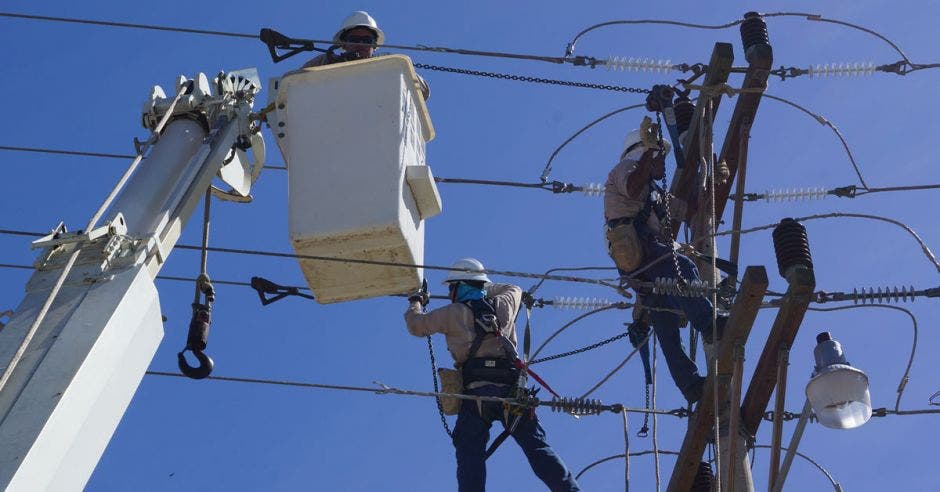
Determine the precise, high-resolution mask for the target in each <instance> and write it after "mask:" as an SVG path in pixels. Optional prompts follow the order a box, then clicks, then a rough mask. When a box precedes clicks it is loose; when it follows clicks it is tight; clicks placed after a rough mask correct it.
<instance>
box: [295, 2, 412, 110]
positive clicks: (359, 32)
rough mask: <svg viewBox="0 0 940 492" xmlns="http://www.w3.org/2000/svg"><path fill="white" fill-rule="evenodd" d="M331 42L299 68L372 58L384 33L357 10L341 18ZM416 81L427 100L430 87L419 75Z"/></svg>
mask: <svg viewBox="0 0 940 492" xmlns="http://www.w3.org/2000/svg"><path fill="white" fill-rule="evenodd" d="M333 42H334V43H336V44H335V45H334V46H333V47H332V48H330V50H329V51H327V52H326V53H323V54H322V55H318V56H316V57H314V58H312V59H311V60H310V61H308V62H307V63H304V65H303V66H302V67H300V68H302V69H303V68H313V67H320V66H323V65H332V64H334V63H343V62H348V61H355V60H364V59H366V58H372V57H373V56H375V50H377V49H379V46H381V45H382V43H384V42H385V33H384V32H383V31H382V29H381V28H379V25H378V23H377V22H375V19H373V18H372V16H371V15H369V13H368V12H365V11H362V10H357V11H355V12H353V13H351V14H349V15H348V16H346V18H345V19H343V23H342V24H340V27H339V30H338V31H336V34H334V35H333ZM336 48H341V49H342V50H343V53H341V54H336V53H335V49H336ZM418 83H419V84H420V88H421V93H422V95H424V99H425V100H427V99H428V98H429V97H430V96H431V89H430V87H428V84H427V82H425V81H424V79H423V78H422V77H421V76H420V75H419V76H418Z"/></svg>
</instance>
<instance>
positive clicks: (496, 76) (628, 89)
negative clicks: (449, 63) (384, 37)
mask: <svg viewBox="0 0 940 492" xmlns="http://www.w3.org/2000/svg"><path fill="white" fill-rule="evenodd" d="M414 67H415V68H423V69H425V70H436V71H438V72H448V73H458V74H462V75H476V76H477V77H490V78H494V79H502V80H516V81H519V82H534V83H537V84H549V85H561V86H567V87H581V88H584V89H600V90H605V91H615V92H632V93H634V94H648V93H649V92H650V91H649V89H643V88H638V87H624V86H622V85H607V84H590V83H587V82H572V81H570V80H556V79H543V78H541V77H529V76H526V75H513V74H507V73H496V72H481V71H479V70H468V69H465V68H453V67H441V66H438V65H427V64H424V63H415V64H414Z"/></svg>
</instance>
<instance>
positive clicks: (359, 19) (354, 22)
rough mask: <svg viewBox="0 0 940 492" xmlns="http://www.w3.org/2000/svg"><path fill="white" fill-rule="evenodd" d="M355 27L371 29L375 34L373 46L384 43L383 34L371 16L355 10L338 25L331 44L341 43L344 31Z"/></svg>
mask: <svg viewBox="0 0 940 492" xmlns="http://www.w3.org/2000/svg"><path fill="white" fill-rule="evenodd" d="M357 27H365V28H366V29H371V30H372V31H373V32H374V33H375V44H377V45H380V44H382V43H384V42H385V33H384V32H382V30H381V29H379V25H378V24H377V23H376V22H375V19H373V18H372V16H371V15H369V13H368V12H366V11H364V10H357V11H355V12H353V13H351V14H349V15H348V16H346V18H345V19H343V23H342V24H341V25H340V28H339V31H336V34H335V35H333V42H334V43H340V42H342V41H343V40H342V39H340V38H342V37H343V34H344V33H345V32H346V31H348V30H350V29H355V28H357Z"/></svg>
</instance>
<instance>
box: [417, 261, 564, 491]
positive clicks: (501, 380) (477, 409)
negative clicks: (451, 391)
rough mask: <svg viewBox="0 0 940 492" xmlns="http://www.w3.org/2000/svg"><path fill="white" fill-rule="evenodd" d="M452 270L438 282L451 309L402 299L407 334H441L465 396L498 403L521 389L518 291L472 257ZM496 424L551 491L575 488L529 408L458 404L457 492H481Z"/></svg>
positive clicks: (422, 296)
mask: <svg viewBox="0 0 940 492" xmlns="http://www.w3.org/2000/svg"><path fill="white" fill-rule="evenodd" d="M452 268H453V270H452V271H451V272H450V274H449V275H448V276H447V279H446V280H445V281H444V283H445V284H447V286H448V288H449V295H450V300H451V302H452V304H450V305H447V306H444V307H442V308H438V309H435V310H433V311H430V312H428V313H424V312H423V308H424V306H426V305H427V303H428V294H427V291H424V290H422V291H418V292H416V293H415V294H413V295H412V296H410V297H409V298H408V302H409V304H410V305H409V307H408V310H407V311H405V323H406V324H407V326H408V332H409V333H411V334H412V335H414V336H418V337H423V336H430V335H431V334H433V333H443V334H444V336H445V338H446V339H447V349H448V351H449V352H450V354H451V356H453V358H454V363H455V364H454V365H455V367H457V368H458V369H459V370H460V373H461V375H462V379H463V383H462V384H463V393H464V394H467V395H477V396H495V397H501V398H507V397H508V398H512V397H515V396H516V395H519V394H520V391H521V392H524V391H526V390H525V381H526V375H525V369H524V365H522V364H520V363H519V356H518V355H517V352H516V345H517V344H516V327H515V320H516V316H517V315H518V314H519V308H520V307H521V302H522V289H521V288H519V287H518V286H515V285H509V284H494V283H490V279H489V278H488V277H487V275H486V273H485V271H484V268H483V264H482V263H480V262H479V261H477V260H476V259H473V258H463V259H460V260H457V261H456V262H455V263H454V264H453V266H452ZM495 420H501V421H502V422H503V426H504V427H505V428H506V430H507V432H508V433H509V435H511V436H512V437H513V438H514V439H515V440H516V443H517V444H519V447H521V448H522V451H523V452H524V453H525V455H526V457H527V458H528V459H529V464H530V465H531V466H532V470H533V471H534V472H535V474H536V475H537V476H538V477H539V478H540V479H541V480H542V481H543V482H545V485H547V486H548V488H549V490H551V491H553V492H559V491H579V490H581V489H580V488H579V487H578V484H577V482H576V481H575V479H574V477H573V476H572V474H571V472H570V471H568V468H567V467H566V466H565V464H564V462H563V461H562V460H561V458H560V457H559V456H558V455H557V454H555V452H554V451H553V450H552V448H551V446H549V445H548V442H546V440H545V430H544V429H542V426H541V425H540V424H539V419H538V417H537V416H536V415H535V411H534V409H526V408H521V407H510V406H508V405H503V404H502V403H499V402H478V401H474V400H462V402H461V405H460V410H459V413H458V416H457V424H456V426H455V427H454V434H453V442H454V447H455V448H456V454H457V484H458V490H460V491H461V492H471V491H472V492H477V491H483V490H485V485H486V458H487V456H488V455H487V449H486V444H487V442H488V441H489V433H490V432H489V431H490V426H491V425H492V423H493V421H495ZM490 452H492V451H490Z"/></svg>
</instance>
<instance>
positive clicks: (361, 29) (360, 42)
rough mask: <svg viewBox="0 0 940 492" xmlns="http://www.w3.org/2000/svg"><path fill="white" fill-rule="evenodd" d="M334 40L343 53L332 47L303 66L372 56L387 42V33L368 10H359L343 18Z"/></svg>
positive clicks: (315, 65)
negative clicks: (336, 51) (335, 50)
mask: <svg viewBox="0 0 940 492" xmlns="http://www.w3.org/2000/svg"><path fill="white" fill-rule="evenodd" d="M333 42H334V43H336V45H337V46H334V47H339V48H342V50H343V53H342V54H339V55H337V54H336V53H334V50H333V49H331V50H330V51H328V52H326V53H323V54H322V55H319V56H317V57H315V58H313V59H312V60H310V61H308V62H307V63H305V64H304V66H303V67H301V68H310V67H319V66H321V65H330V64H333V63H342V62H345V61H353V60H362V59H365V58H372V55H374V54H375V50H376V49H378V47H379V46H381V45H382V43H384V42H385V33H384V32H382V29H380V28H379V25H378V24H377V23H376V22H375V19H373V18H372V16H371V15H369V13H368V12H364V11H362V10H357V11H355V12H353V13H351V14H349V15H348V16H346V18H345V19H343V23H342V24H341V25H340V27H339V30H338V31H336V34H334V35H333ZM350 43H356V44H350Z"/></svg>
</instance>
